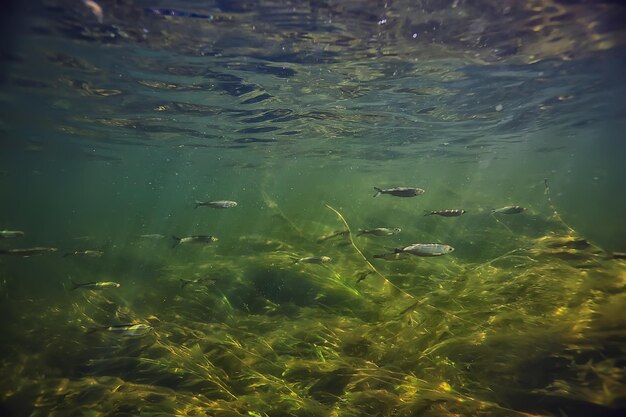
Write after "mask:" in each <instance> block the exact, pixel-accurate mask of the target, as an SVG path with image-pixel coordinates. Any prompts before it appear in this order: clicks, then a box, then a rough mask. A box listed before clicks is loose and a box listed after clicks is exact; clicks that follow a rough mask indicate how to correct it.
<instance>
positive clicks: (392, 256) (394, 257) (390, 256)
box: [373, 252, 405, 261]
mask: <svg viewBox="0 0 626 417" xmlns="http://www.w3.org/2000/svg"><path fill="white" fill-rule="evenodd" d="M402 255H404V253H401V252H400V253H383V254H379V255H373V257H374V258H376V259H384V260H386V261H399V260H401V259H404V258H405V257H404V256H402Z"/></svg>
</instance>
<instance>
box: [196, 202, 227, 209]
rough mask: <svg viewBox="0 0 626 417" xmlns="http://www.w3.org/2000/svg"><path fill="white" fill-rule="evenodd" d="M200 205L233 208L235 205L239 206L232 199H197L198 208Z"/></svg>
mask: <svg viewBox="0 0 626 417" xmlns="http://www.w3.org/2000/svg"><path fill="white" fill-rule="evenodd" d="M198 207H211V208H218V209H225V208H233V207H237V202H236V201H230V200H219V201H198V200H196V208H198Z"/></svg>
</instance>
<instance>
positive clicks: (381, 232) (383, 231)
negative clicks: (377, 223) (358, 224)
mask: <svg viewBox="0 0 626 417" xmlns="http://www.w3.org/2000/svg"><path fill="white" fill-rule="evenodd" d="M401 231H402V229H400V228H399V227H393V228H391V227H376V228H374V229H359V232H358V233H357V236H361V235H373V236H391V235H397V234H398V233H400V232H401Z"/></svg>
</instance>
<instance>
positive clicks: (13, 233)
mask: <svg viewBox="0 0 626 417" xmlns="http://www.w3.org/2000/svg"><path fill="white" fill-rule="evenodd" d="M21 236H24V232H22V231H20V230H0V239H11V238H14V237H21Z"/></svg>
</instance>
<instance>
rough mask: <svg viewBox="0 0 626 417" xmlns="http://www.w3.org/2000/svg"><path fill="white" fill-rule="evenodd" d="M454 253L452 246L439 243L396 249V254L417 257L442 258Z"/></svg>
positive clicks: (414, 244) (415, 244)
mask: <svg viewBox="0 0 626 417" xmlns="http://www.w3.org/2000/svg"><path fill="white" fill-rule="evenodd" d="M452 251H454V248H453V247H452V246H450V245H442V244H439V243H413V244H412V245H409V246H404V247H402V248H396V249H394V253H408V254H410V255H415V256H441V255H445V254H448V253H450V252H452Z"/></svg>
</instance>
